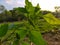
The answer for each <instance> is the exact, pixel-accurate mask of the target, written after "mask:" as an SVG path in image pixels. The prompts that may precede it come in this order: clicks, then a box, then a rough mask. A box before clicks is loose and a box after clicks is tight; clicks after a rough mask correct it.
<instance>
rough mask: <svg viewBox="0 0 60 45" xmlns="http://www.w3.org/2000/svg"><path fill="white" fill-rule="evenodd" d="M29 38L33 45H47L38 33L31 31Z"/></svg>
mask: <svg viewBox="0 0 60 45" xmlns="http://www.w3.org/2000/svg"><path fill="white" fill-rule="evenodd" d="M29 38H30V40H31V41H32V42H33V43H34V44H35V45H47V43H46V42H45V40H44V39H43V38H42V36H41V33H40V32H39V31H31V32H30V37H29Z"/></svg>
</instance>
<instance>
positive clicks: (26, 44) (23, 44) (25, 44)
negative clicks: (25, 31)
mask: <svg viewBox="0 0 60 45" xmlns="http://www.w3.org/2000/svg"><path fill="white" fill-rule="evenodd" d="M22 45H30V44H29V43H27V42H23V43H22Z"/></svg>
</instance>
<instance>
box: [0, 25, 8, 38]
mask: <svg viewBox="0 0 60 45" xmlns="http://www.w3.org/2000/svg"><path fill="white" fill-rule="evenodd" d="M7 31H8V24H2V25H1V26H0V37H2V36H4V35H5V34H6V33H7Z"/></svg>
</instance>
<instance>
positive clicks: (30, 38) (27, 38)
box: [0, 0, 59, 45]
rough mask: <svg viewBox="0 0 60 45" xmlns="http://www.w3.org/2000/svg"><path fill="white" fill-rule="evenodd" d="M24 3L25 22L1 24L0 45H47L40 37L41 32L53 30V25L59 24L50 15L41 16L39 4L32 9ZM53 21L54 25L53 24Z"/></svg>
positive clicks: (29, 3) (30, 5) (28, 3)
mask: <svg viewBox="0 0 60 45" xmlns="http://www.w3.org/2000/svg"><path fill="white" fill-rule="evenodd" d="M25 3H26V5H25V9H26V12H24V15H23V16H24V17H25V18H26V19H27V20H23V21H22V22H16V23H12V24H11V23H9V24H6V23H5V24H1V25H0V45H1V44H5V43H8V44H7V45H9V44H11V45H20V44H21V45H30V42H33V44H35V45H47V43H46V41H45V40H44V39H43V37H42V35H41V31H42V30H44V31H46V30H48V29H49V30H51V29H53V28H54V27H55V24H58V23H59V22H58V23H57V22H56V21H58V20H57V19H56V18H55V17H54V16H52V14H47V15H42V13H41V10H40V7H39V4H38V5H37V6H36V8H34V6H33V5H32V4H31V2H29V1H28V0H25ZM18 10H19V9H18ZM47 17H49V18H47ZM41 18H42V19H41ZM51 19H52V21H51ZM49 21H51V23H50V22H49ZM53 21H55V22H56V23H54V24H53V23H52V22H53ZM53 25H54V26H53ZM49 30H48V31H49Z"/></svg>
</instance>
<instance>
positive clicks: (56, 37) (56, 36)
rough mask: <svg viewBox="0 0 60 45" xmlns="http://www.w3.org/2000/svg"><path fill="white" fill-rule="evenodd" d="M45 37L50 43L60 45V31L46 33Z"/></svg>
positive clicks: (49, 44)
mask: <svg viewBox="0 0 60 45" xmlns="http://www.w3.org/2000/svg"><path fill="white" fill-rule="evenodd" d="M43 38H44V39H45V40H46V42H47V43H48V45H60V32H57V33H52V32H50V33H44V34H43Z"/></svg>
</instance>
